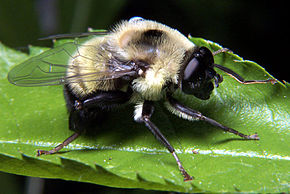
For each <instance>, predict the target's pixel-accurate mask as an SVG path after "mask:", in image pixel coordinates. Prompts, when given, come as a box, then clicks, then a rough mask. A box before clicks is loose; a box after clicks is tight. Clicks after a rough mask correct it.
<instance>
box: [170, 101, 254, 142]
mask: <svg viewBox="0 0 290 194" xmlns="http://www.w3.org/2000/svg"><path fill="white" fill-rule="evenodd" d="M167 98H168V102H166V104H165V105H166V107H167V109H168V110H169V111H171V112H172V113H173V114H175V115H178V116H180V117H181V118H184V119H187V120H202V121H206V122H208V123H210V124H212V125H214V126H216V127H219V128H220V129H222V130H224V131H226V132H229V133H233V134H235V135H238V136H240V137H242V138H244V139H252V140H259V137H258V135H257V134H253V135H245V134H243V133H241V132H239V131H236V130H234V129H232V128H229V127H226V126H224V125H222V124H220V123H218V122H217V121H215V120H213V119H211V118H208V117H206V116H204V115H202V114H201V113H200V112H198V111H195V110H193V109H191V108H188V107H186V106H184V105H183V104H181V103H180V102H178V101H177V100H176V99H174V98H173V97H171V96H168V97H167Z"/></svg>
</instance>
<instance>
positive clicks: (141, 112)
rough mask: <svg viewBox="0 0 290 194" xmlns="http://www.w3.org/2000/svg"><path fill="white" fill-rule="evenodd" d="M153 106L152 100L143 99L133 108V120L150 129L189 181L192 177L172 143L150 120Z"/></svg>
mask: <svg viewBox="0 0 290 194" xmlns="http://www.w3.org/2000/svg"><path fill="white" fill-rule="evenodd" d="M153 111H154V106H153V102H152V101H145V102H144V103H143V105H142V107H141V106H140V107H138V106H137V108H136V110H135V117H134V119H135V121H137V122H141V123H144V124H145V126H146V127H147V128H148V129H149V130H150V131H151V133H152V134H153V135H154V136H155V137H156V139H157V140H159V141H160V142H161V143H162V144H163V145H164V146H165V147H166V148H167V149H168V150H169V152H170V153H171V154H172V155H173V157H174V159H175V160H176V162H177V165H178V167H179V170H180V172H181V173H182V175H183V177H184V181H190V180H192V177H191V176H190V175H189V174H188V173H187V172H186V170H185V169H184V168H183V166H182V164H181V162H180V160H179V158H178V156H177V154H176V152H175V150H174V148H173V147H172V145H171V144H170V143H169V142H168V140H167V139H166V138H165V137H164V136H163V134H162V133H161V132H160V131H159V129H158V128H157V126H156V125H155V124H154V123H152V122H151V120H150V118H151V116H152V114H153Z"/></svg>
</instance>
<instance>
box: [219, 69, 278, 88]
mask: <svg viewBox="0 0 290 194" xmlns="http://www.w3.org/2000/svg"><path fill="white" fill-rule="evenodd" d="M214 66H215V67H217V68H218V69H220V70H222V71H224V72H226V73H227V74H228V75H229V76H231V77H232V78H234V79H235V80H237V81H238V82H239V83H241V84H261V83H262V84H263V83H271V84H275V83H276V82H277V80H275V79H267V80H244V78H242V77H241V76H240V75H239V74H237V73H236V72H234V71H233V70H231V69H229V68H227V67H224V66H221V65H218V64H214Z"/></svg>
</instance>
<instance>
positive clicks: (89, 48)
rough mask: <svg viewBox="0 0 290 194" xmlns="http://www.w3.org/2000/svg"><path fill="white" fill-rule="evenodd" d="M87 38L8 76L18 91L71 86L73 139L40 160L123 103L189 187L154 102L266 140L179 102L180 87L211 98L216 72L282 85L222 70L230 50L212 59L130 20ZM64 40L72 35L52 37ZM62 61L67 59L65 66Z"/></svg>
mask: <svg viewBox="0 0 290 194" xmlns="http://www.w3.org/2000/svg"><path fill="white" fill-rule="evenodd" d="M80 35H81V34H80ZM84 36H88V37H90V38H88V39H87V40H85V41H84V42H81V43H79V42H77V41H75V42H70V43H65V44H63V45H60V46H58V47H55V48H53V49H51V50H48V51H45V52H43V53H42V54H40V55H38V56H36V57H32V58H30V59H28V60H27V61H25V62H24V63H22V64H20V65H18V66H16V67H14V68H13V69H12V70H11V71H10V72H9V74H8V80H9V81H10V82H11V83H12V84H15V85H18V86H47V85H59V84H62V85H64V96H65V100H66V105H67V109H68V112H69V129H70V130H72V131H74V133H73V135H72V136H70V137H68V138H67V139H66V140H65V141H64V142H63V143H61V144H59V145H58V146H56V147H55V148H54V149H52V150H49V151H45V150H38V156H40V155H42V154H53V153H55V152H58V151H59V150H61V149H62V148H63V147H64V146H66V145H68V144H69V143H71V142H72V141H73V140H75V139H76V138H77V137H78V136H80V134H82V133H84V131H86V130H89V129H91V128H93V127H94V126H96V125H97V124H98V122H100V120H102V119H101V118H102V116H103V112H108V111H111V110H114V109H115V108H117V107H118V106H119V105H122V104H134V105H135V111H134V120H135V121H136V122H137V123H142V124H144V125H145V126H146V127H147V128H148V129H149V130H150V131H151V133H152V134H153V135H154V136H155V137H156V138H157V140H158V141H160V142H161V143H162V144H163V145H164V146H165V147H166V148H167V149H168V150H169V152H170V153H171V154H172V155H173V157H174V159H175V160H176V162H177V165H178V167H179V170H180V172H181V174H182V175H183V177H184V181H189V180H192V179H193V178H192V176H190V175H189V174H188V173H187V171H186V170H185V169H184V167H183V166H182V163H181V161H180V160H179V158H178V155H177V154H176V152H175V150H174V148H173V146H172V145H171V144H170V143H169V142H168V140H167V139H166V138H165V137H164V135H163V134H162V133H161V131H160V130H159V129H158V127H157V126H156V125H155V124H154V123H153V122H152V121H151V117H152V115H153V112H154V102H156V101H161V100H162V101H164V105H165V107H166V108H167V109H168V110H169V112H171V113H173V114H175V115H177V116H179V117H181V118H183V119H187V120H190V121H195V120H203V121H206V122H208V123H210V124H212V125H214V126H216V127H218V128H220V129H222V130H224V131H227V132H230V133H233V134H236V135H238V136H240V137H242V138H244V139H253V140H258V139H259V137H258V135H257V134H253V135H246V134H243V133H241V132H239V131H236V130H234V129H232V128H229V127H226V126H224V125H222V124H220V123H218V122H217V121H215V120H213V119H211V118H208V117H206V116H204V115H203V114H202V113H200V112H198V111H196V110H193V109H191V108H189V107H187V106H185V105H184V104H182V103H181V102H179V101H178V100H177V99H175V98H174V97H173V93H174V92H175V91H176V90H177V89H180V90H181V91H182V92H183V93H185V94H189V95H192V96H193V97H196V98H199V99H202V100H207V99H209V98H210V94H211V93H212V91H213V89H214V88H215V87H218V86H219V84H220V83H221V82H222V81H223V78H222V76H221V75H219V74H218V73H217V72H216V71H215V69H214V68H218V69H220V70H222V71H224V72H226V73H227V74H229V75H230V76H231V77H233V78H234V79H236V80H237V81H238V82H240V83H242V84H255V83H275V82H276V80H274V79H268V80H250V81H245V80H244V79H243V78H242V77H241V76H240V75H238V74H237V73H235V72H234V71H232V70H230V69H228V68H226V67H223V66H221V65H218V64H215V63H214V58H213V56H214V55H216V54H218V53H221V52H226V51H227V50H226V49H222V50H219V51H216V52H213V53H212V52H211V51H210V50H209V49H208V48H206V47H198V46H196V45H195V44H194V43H193V42H191V41H190V40H189V39H188V38H186V37H185V36H184V35H182V34H181V33H180V32H178V31H177V30H175V29H172V28H170V27H168V26H166V25H164V24H161V23H158V22H155V21H151V20H145V19H143V18H140V17H134V18H131V19H130V20H128V21H123V22H121V23H119V24H118V25H117V26H116V27H115V28H114V29H113V30H112V31H110V32H102V33H98V32H95V33H86V34H85V35H84ZM63 37H67V35H57V36H50V37H48V38H49V39H55V38H63ZM61 57H64V58H65V57H66V59H65V61H61V59H60V58H61ZM59 60H60V61H59Z"/></svg>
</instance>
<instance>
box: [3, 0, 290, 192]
mask: <svg viewBox="0 0 290 194" xmlns="http://www.w3.org/2000/svg"><path fill="white" fill-rule="evenodd" d="M286 3H287V2H285V1H242V0H219V1H215V0H207V1H202V0H195V1H194V0H183V1H181V0H179V1H178V0H166V1H165V0H164V1H161V0H159V1H158V0H155V1H151V0H146V1H137V0H101V1H93V0H83V1H81V0H70V1H68V0H67V1H65V0H63V1H60V0H59V1H58V0H34V1H32V0H31V1H25V0H14V1H4V0H0V5H1V6H0V41H1V42H3V43H4V44H6V45H8V46H10V47H12V48H15V49H21V50H22V49H23V48H24V47H26V46H27V45H28V44H31V45H40V46H49V45H50V42H48V41H37V39H38V38H40V37H44V36H47V35H50V34H58V33H71V32H85V31H87V28H88V27H92V28H94V29H108V28H110V27H112V25H113V24H115V23H116V22H118V21H120V20H123V19H129V18H131V17H133V16H141V17H144V18H146V19H152V20H156V21H159V22H161V23H164V24H166V25H168V26H170V27H173V28H176V29H178V30H179V31H180V32H182V33H183V34H185V35H188V34H189V33H190V34H191V35H192V36H194V37H202V38H205V39H208V40H211V41H214V42H217V43H219V44H220V45H222V46H224V47H226V48H229V49H231V50H233V51H234V52H235V53H237V54H238V55H239V56H241V57H243V58H244V59H248V60H252V61H255V62H257V63H258V64H259V65H261V66H263V67H264V68H266V70H267V71H268V72H269V73H270V74H272V75H273V76H274V77H276V78H277V79H279V80H281V81H282V80H286V81H289V76H288V72H289V70H287V64H288V63H289V62H288V58H287V57H288V55H289V49H288V48H287V47H288V43H289V29H288V26H289V9H288V7H289V6H287V4H286ZM287 32H288V33H287ZM0 54H1V53H0ZM253 79H254V78H253ZM33 180H34V179H33ZM29 182H30V183H31V182H33V181H31V179H29V178H26V177H22V176H16V175H10V174H4V173H2V174H1V173H0V188H1V191H5V193H23V192H26V193H27V191H28V186H29V184H28V183H29ZM36 182H37V181H36ZM38 184H40V185H43V186H44V191H45V193H69V192H70V193H88V192H90V193H95V192H96V191H102V192H119V193H128V192H129V191H131V192H132V193H133V192H136V190H121V189H110V188H108V187H101V186H96V185H92V184H85V183H74V182H73V183H72V182H68V181H60V180H45V181H43V180H41V181H39V180H38ZM30 185H31V184H30ZM5 189H6V190H5ZM64 189H65V190H64ZM57 191H58V192H57ZM72 191H73V192H72ZM139 191H140V190H139Z"/></svg>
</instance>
